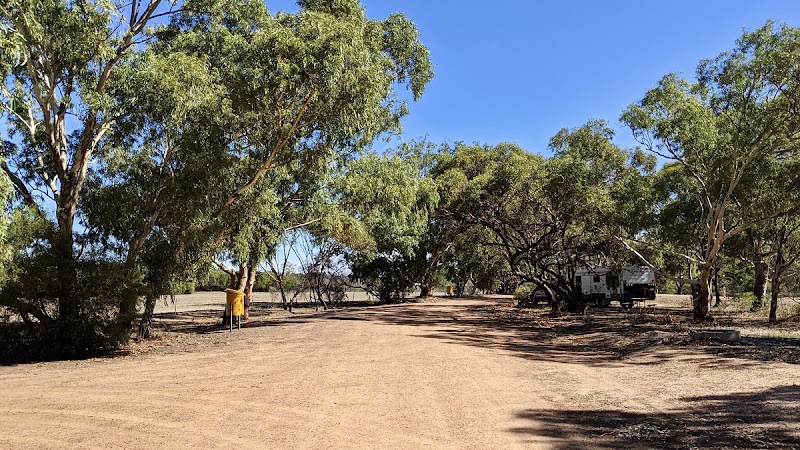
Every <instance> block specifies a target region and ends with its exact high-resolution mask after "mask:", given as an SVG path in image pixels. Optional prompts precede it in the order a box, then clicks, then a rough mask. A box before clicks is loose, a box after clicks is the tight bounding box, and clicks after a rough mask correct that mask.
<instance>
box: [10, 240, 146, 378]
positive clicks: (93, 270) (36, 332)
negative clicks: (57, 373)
mask: <svg viewBox="0 0 800 450" xmlns="http://www.w3.org/2000/svg"><path fill="white" fill-rule="evenodd" d="M57 261H58V260H57V258H55V257H53V255H52V253H51V252H42V253H40V254H38V255H36V256H30V257H25V258H18V259H17V261H15V263H16V264H15V265H14V266H13V271H12V276H11V279H10V281H9V282H7V283H6V284H5V285H4V286H3V289H2V291H1V293H0V304H3V305H6V306H7V310H10V311H12V312H13V313H15V314H13V317H14V318H13V320H8V319H7V320H6V322H5V323H3V324H1V325H0V327H1V328H2V330H1V331H0V361H2V362H6V363H8V362H24V361H37V360H51V359H75V358H86V357H91V356H96V355H99V354H103V353H107V352H109V351H111V350H114V349H117V348H119V347H120V346H121V345H122V344H124V343H125V342H127V341H128V338H129V336H130V332H131V320H132V318H127V317H120V314H119V305H120V300H121V299H123V298H132V297H138V291H139V290H140V289H141V287H142V283H141V276H140V274H139V273H137V272H131V271H128V270H125V268H124V266H122V265H121V264H119V263H115V262H75V263H73V265H72V267H71V269H72V270H71V273H72V274H73V275H74V279H73V280H74V281H73V282H72V283H71V289H70V290H71V295H72V297H71V298H73V302H72V304H73V307H74V314H72V315H70V316H69V317H65V316H64V315H59V307H60V304H59V297H58V293H61V292H64V286H63V285H64V284H65V283H69V282H70V281H69V280H68V279H66V277H59V275H60V274H62V273H64V270H65V269H64V268H63V267H61V268H59V265H58V264H57Z"/></svg>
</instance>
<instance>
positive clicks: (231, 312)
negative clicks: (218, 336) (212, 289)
mask: <svg viewBox="0 0 800 450" xmlns="http://www.w3.org/2000/svg"><path fill="white" fill-rule="evenodd" d="M225 315H226V316H229V317H230V320H231V321H230V329H231V330H233V318H234V317H236V319H237V324H238V325H237V327H238V328H241V327H242V316H243V315H244V292H242V291H237V290H236V289H226V290H225Z"/></svg>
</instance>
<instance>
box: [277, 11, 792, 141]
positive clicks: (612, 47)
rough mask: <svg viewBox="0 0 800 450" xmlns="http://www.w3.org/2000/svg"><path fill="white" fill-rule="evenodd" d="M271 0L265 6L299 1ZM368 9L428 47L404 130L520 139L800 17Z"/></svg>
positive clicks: (409, 134)
mask: <svg viewBox="0 0 800 450" xmlns="http://www.w3.org/2000/svg"><path fill="white" fill-rule="evenodd" d="M294 3H295V2H294V1H292V0H277V1H273V0H267V6H268V8H269V9H270V11H273V12H275V11H278V10H284V11H289V12H293V11H295V10H296V9H297V7H296V6H295V4H294ZM362 4H364V5H365V6H366V9H367V14H368V15H369V17H370V18H373V19H379V18H385V17H387V16H388V15H389V14H391V13H393V12H403V13H405V14H406V15H407V16H408V17H409V18H411V19H412V20H413V21H414V22H415V23H416V24H417V26H418V27H419V29H420V33H421V40H422V42H423V43H424V44H425V45H427V46H428V47H429V48H430V50H431V58H432V60H433V62H434V64H435V72H436V77H435V78H434V80H433V81H432V82H431V83H430V84H429V85H428V87H427V89H426V92H425V95H424V96H423V98H422V99H421V101H419V102H418V103H415V104H411V105H410V108H411V114H410V116H408V117H406V118H405V120H404V121H403V124H404V133H403V139H407V140H408V139H414V138H420V137H424V136H427V137H428V138H429V139H430V140H432V141H434V142H455V141H465V142H468V143H471V142H481V143H488V144H495V143H498V142H502V141H508V142H516V143H517V144H519V145H521V146H522V147H524V148H525V149H527V150H529V151H533V152H545V151H546V147H547V142H548V140H549V138H550V137H551V136H552V135H554V134H555V133H556V132H557V131H558V130H560V129H561V128H564V127H575V126H579V125H581V124H583V123H585V122H586V121H587V120H588V119H590V118H602V119H606V120H607V121H609V123H611V125H612V126H613V127H615V128H616V129H617V130H618V131H619V133H618V140H617V142H618V143H619V144H621V145H624V146H630V145H634V142H633V140H632V139H631V138H630V136H629V133H627V130H626V129H625V128H624V127H623V126H622V125H621V124H619V122H618V118H619V115H620V113H621V112H622V110H623V109H624V108H625V107H626V106H627V105H629V104H630V103H632V102H634V101H637V100H638V99H640V98H641V97H642V96H643V95H644V93H645V92H646V91H647V89H649V88H651V87H653V86H654V85H655V83H656V82H657V81H658V79H659V78H661V76H663V75H664V74H666V73H669V72H679V73H681V74H683V75H684V76H685V77H693V76H694V69H695V67H696V65H697V63H698V62H699V61H700V60H701V59H703V58H709V57H713V56H716V55H717V54H719V53H720V52H723V51H726V50H729V49H731V48H732V47H733V46H734V41H735V40H736V38H737V37H738V36H740V35H741V33H742V30H743V29H744V28H747V29H754V28H757V27H759V26H761V25H763V24H764V23H765V22H766V21H767V20H768V19H775V20H777V21H779V22H785V23H787V24H789V25H790V26H796V27H797V26H800V1H798V0H752V1H745V0H727V1H721V0H713V1H706V0H695V1H686V0H670V1H649V0H618V1H611V0H609V1H604V2H599V1H591V0H583V1H580V0H559V1H537V0H495V1H490V2H485V1H480V2H478V1H463V0H462V1H455V0H362Z"/></svg>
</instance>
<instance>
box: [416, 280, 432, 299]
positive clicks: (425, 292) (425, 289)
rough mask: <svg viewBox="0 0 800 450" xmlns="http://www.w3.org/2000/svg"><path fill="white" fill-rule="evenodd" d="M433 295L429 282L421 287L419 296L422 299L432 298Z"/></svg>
mask: <svg viewBox="0 0 800 450" xmlns="http://www.w3.org/2000/svg"><path fill="white" fill-rule="evenodd" d="M430 295H431V285H430V284H428V283H427V282H425V283H422V284H420V285H419V296H420V297H430Z"/></svg>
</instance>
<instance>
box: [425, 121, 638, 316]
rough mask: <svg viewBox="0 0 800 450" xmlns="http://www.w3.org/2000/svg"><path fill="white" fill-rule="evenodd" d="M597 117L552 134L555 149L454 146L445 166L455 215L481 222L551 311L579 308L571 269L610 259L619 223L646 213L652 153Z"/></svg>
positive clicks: (448, 203) (625, 225)
mask: <svg viewBox="0 0 800 450" xmlns="http://www.w3.org/2000/svg"><path fill="white" fill-rule="evenodd" d="M612 137H613V132H612V130H610V129H609V128H608V126H607V125H606V124H605V123H603V122H601V121H592V122H589V123H587V124H586V125H584V126H582V127H579V128H575V129H564V130H561V131H560V132H559V133H558V134H557V135H556V136H554V137H553V138H552V139H551V142H550V148H551V150H552V151H553V153H554V156H553V157H552V158H543V157H541V156H538V155H533V154H530V153H527V152H525V151H524V150H523V149H521V148H519V147H518V146H515V145H512V144H500V145H498V146H495V147H488V146H487V147H484V146H464V145H460V146H457V147H456V148H455V149H454V151H453V152H452V157H451V158H450V159H449V160H443V163H442V165H441V167H440V168H439V169H438V170H439V173H440V175H439V179H440V180H441V181H440V183H441V184H443V185H447V186H450V187H451V188H450V190H449V191H446V193H445V194H443V198H444V200H443V205H444V206H443V209H445V210H446V211H447V213H448V215H449V219H450V220H454V221H461V222H464V223H467V224H472V225H477V226H481V227H484V228H485V229H487V230H489V231H490V232H491V235H492V237H491V239H490V240H487V241H485V242H484V243H483V245H486V246H490V247H495V248H498V249H500V250H501V251H502V252H503V253H504V254H505V257H506V259H507V261H508V264H509V266H510V268H511V271H512V273H513V274H514V275H515V276H517V277H519V278H520V279H521V280H523V281H529V282H532V283H535V284H537V285H539V286H541V287H542V288H543V289H544V290H545V291H546V292H547V293H548V296H549V297H550V298H551V299H552V300H554V301H553V302H552V305H553V308H554V311H559V310H561V309H562V308H564V307H566V308H569V309H572V310H574V309H577V308H578V306H579V302H580V292H579V290H577V289H576V286H575V285H574V283H573V279H574V273H575V270H576V269H578V268H579V267H582V266H586V265H592V264H594V265H597V264H603V265H608V264H609V263H610V262H612V261H614V260H616V259H617V256H618V254H619V253H620V246H619V245H618V244H617V241H616V240H615V239H614V237H615V236H618V235H619V234H621V233H622V231H621V230H627V229H633V228H635V227H637V228H638V227H640V226H641V225H639V222H640V221H641V220H644V219H643V218H644V217H646V216H647V215H646V214H645V213H644V212H643V210H642V208H641V205H640V204H638V203H639V200H638V197H640V196H646V193H647V181H646V178H645V176H644V173H645V172H646V171H647V170H649V169H651V168H652V165H653V161H652V160H651V159H650V158H645V157H643V155H641V154H640V153H636V152H625V151H623V150H622V149H620V148H619V147H617V146H616V145H614V144H613V143H612V142H611V139H612Z"/></svg>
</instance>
